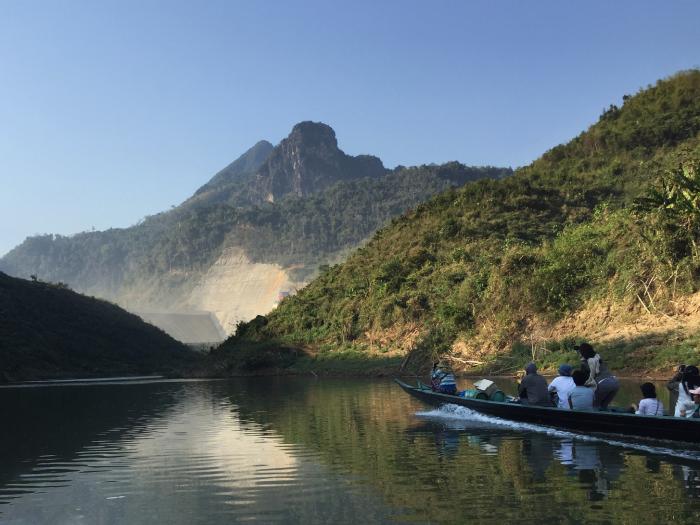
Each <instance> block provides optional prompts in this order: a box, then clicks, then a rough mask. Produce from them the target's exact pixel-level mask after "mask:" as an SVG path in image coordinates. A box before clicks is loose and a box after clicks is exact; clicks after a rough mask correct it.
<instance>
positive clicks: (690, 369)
mask: <svg viewBox="0 0 700 525" xmlns="http://www.w3.org/2000/svg"><path fill="white" fill-rule="evenodd" d="M683 375H685V377H695V376H700V370H698V367H697V366H693V365H689V366H686V367H685V369H684V370H683Z"/></svg>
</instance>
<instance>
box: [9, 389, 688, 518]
mask: <svg viewBox="0 0 700 525" xmlns="http://www.w3.org/2000/svg"><path fill="white" fill-rule="evenodd" d="M632 387H633V388H631V389H630V391H629V392H626V393H623V396H624V395H627V396H630V397H631V396H635V395H636V391H635V390H636V386H635V385H633V386H632ZM8 392H9V393H8ZM0 406H3V407H8V408H7V410H6V411H5V412H3V417H4V422H5V423H6V425H4V426H3V428H2V429H0V445H1V446H0V458H2V462H1V463H0V522H2V523H52V524H53V523H74V522H78V521H84V522H89V523H134V524H139V523H230V522H232V521H234V522H235V521H244V520H253V521H262V522H283V523H331V522H332V523H336V524H342V523H357V522H358V521H364V522H369V523H385V522H391V523H396V522H410V523H416V522H419V523H420V522H430V523H464V522H474V521H479V522H483V523H503V522H510V521H537V522H542V521H556V522H561V521H569V522H577V521H582V520H584V519H585V520H586V521H601V522H611V521H631V520H632V519H636V518H635V517H636V516H639V515H643V516H645V517H646V519H648V520H651V521H665V520H667V519H668V516H673V517H674V519H675V520H676V521H678V522H688V523H690V522H694V521H696V519H695V516H696V515H697V512H698V511H700V478H699V476H698V472H700V469H699V465H700V462H699V461H698V460H699V459H700V451H687V450H683V449H681V448H674V447H673V446H672V445H669V444H649V443H646V442H645V443H641V444H640V443H620V442H616V441H607V440H604V439H599V438H589V437H586V436H580V435H576V434H571V433H567V432H560V431H552V430H547V429H537V428H532V427H531V426H527V425H519V424H509V423H507V422H503V421H494V420H493V419H489V418H487V417H485V416H479V415H476V414H473V413H470V412H469V411H464V409H457V408H456V407H455V408H454V409H449V408H448V409H444V410H432V409H429V408H427V407H425V406H423V405H421V404H420V403H419V402H417V401H415V400H413V399H411V398H410V397H408V396H407V395H405V394H403V392H400V391H398V389H397V387H395V386H394V385H393V384H391V383H390V382H388V381H365V380H319V381H315V380H309V379H307V378H266V379H265V381H260V380H259V379H251V380H243V379H241V380H236V381H230V382H183V383H176V382H161V383H153V384H143V385H111V386H99V387H60V388H54V389H50V388H42V389H34V391H33V392H30V393H29V394H28V395H25V392H21V393H20V392H18V391H14V392H10V391H8V390H0ZM460 410H462V412H460Z"/></svg>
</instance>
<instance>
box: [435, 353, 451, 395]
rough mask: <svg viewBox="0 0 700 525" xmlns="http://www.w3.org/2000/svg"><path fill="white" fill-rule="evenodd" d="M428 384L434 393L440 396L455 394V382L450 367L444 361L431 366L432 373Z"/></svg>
mask: <svg viewBox="0 0 700 525" xmlns="http://www.w3.org/2000/svg"><path fill="white" fill-rule="evenodd" d="M430 383H431V386H432V387H433V390H434V391H435V392H440V393H441V394H451V395H455V394H457V382H456V381H455V376H454V374H453V373H452V370H451V369H450V367H449V366H448V365H447V363H445V362H444V361H440V362H437V363H435V364H434V365H433V373H432V374H431V377H430Z"/></svg>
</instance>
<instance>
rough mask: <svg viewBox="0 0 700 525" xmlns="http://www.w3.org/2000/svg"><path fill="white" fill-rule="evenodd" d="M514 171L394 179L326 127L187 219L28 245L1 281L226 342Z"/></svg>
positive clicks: (241, 173)
mask: <svg viewBox="0 0 700 525" xmlns="http://www.w3.org/2000/svg"><path fill="white" fill-rule="evenodd" d="M509 174H511V170H510V169H503V168H490V167H485V168H472V167H467V166H463V165H461V164H459V163H456V162H453V163H448V164H445V165H442V166H434V165H429V166H420V167H415V168H399V169H395V170H387V169H385V168H384V167H383V165H382V163H381V161H380V160H379V159H377V158H376V157H370V156H358V157H351V156H348V155H346V154H345V153H343V152H342V151H341V150H340V149H339V148H338V146H337V140H336V137H335V133H334V131H333V130H332V129H331V128H330V127H329V126H327V125H325V124H321V123H313V122H302V123H300V124H298V125H296V126H295V127H294V128H293V130H292V132H291V133H290V135H289V136H288V137H287V138H286V139H284V140H283V141H282V142H281V143H280V144H279V145H278V146H276V147H274V148H273V147H272V146H271V145H270V144H269V143H267V142H265V141H261V142H259V143H258V144H256V145H255V146H254V147H253V148H251V149H250V150H248V151H247V152H246V153H245V154H244V155H243V156H241V158H239V159H238V160H236V161H235V162H233V163H232V164H230V165H229V166H228V167H226V168H224V169H223V170H222V171H220V172H219V173H217V174H216V175H215V176H214V177H213V178H212V179H211V180H210V181H209V182H208V183H207V184H205V185H204V186H202V187H201V188H200V189H199V190H198V191H197V192H196V193H195V194H194V195H193V196H192V197H191V198H190V199H188V200H187V201H185V202H184V203H183V204H182V205H180V206H178V207H177V208H175V209H173V210H170V211H167V212H164V213H161V214H158V215H155V216H152V217H148V218H146V219H145V220H144V221H143V222H141V223H140V224H137V225H136V226H133V227H131V228H125V229H110V230H107V231H102V232H85V233H80V234H77V235H73V236H61V235H40V236H36V237H30V238H28V239H27V240H26V241H25V242H24V243H22V244H21V245H20V246H18V247H16V248H15V249H13V250H12V251H11V252H10V253H8V254H7V255H6V256H5V257H3V258H2V259H0V269H1V270H3V271H5V272H7V273H9V274H12V275H15V276H19V277H25V278H26V277H29V276H30V275H36V276H38V277H39V278H40V279H43V280H46V281H60V282H65V283H67V284H69V285H70V286H71V287H73V288H75V289H76V290H78V291H80V292H84V293H88V294H91V295H96V296H99V297H103V298H107V299H110V300H113V301H116V302H117V303H119V304H120V305H122V306H124V307H126V308H129V309H130V310H134V311H143V312H146V311H180V312H182V311H211V312H213V313H214V314H215V315H216V316H217V318H218V320H219V321H220V323H221V325H222V326H223V328H224V329H225V330H231V329H232V327H233V326H235V323H236V322H237V321H239V320H241V319H243V320H245V319H250V318H251V317H253V316H254V315H256V314H259V313H266V312H267V311H269V310H270V309H271V308H272V307H273V305H274V304H275V301H276V300H277V297H278V294H279V293H280V292H283V291H289V290H292V291H293V290H294V289H296V288H299V287H301V286H302V285H303V284H304V283H305V281H306V280H307V279H308V278H309V276H310V275H312V274H313V273H314V272H315V271H316V270H317V268H318V267H319V266H320V265H323V264H325V263H328V262H336V261H338V260H339V259H341V258H342V257H343V256H344V254H345V253H346V252H348V251H349V250H351V249H353V248H355V247H357V246H358V245H359V244H360V243H362V242H363V241H365V240H366V239H367V238H369V237H370V236H371V235H372V233H374V232H375V231H376V230H377V229H378V228H379V227H381V226H382V225H384V224H385V223H386V222H387V221H388V220H389V219H391V218H392V217H395V216H397V215H399V214H401V213H403V212H404V211H406V210H408V209H410V208H412V207H415V206H416V205H418V204H419V203H421V202H423V201H425V200H426V199H427V198H429V197H430V196H432V195H435V194H436V193H439V192H440V191H443V190H445V189H447V188H449V187H451V186H459V185H463V184H465V183H466V182H469V181H473V180H477V179H480V178H484V177H486V178H500V177H504V176H507V175H509Z"/></svg>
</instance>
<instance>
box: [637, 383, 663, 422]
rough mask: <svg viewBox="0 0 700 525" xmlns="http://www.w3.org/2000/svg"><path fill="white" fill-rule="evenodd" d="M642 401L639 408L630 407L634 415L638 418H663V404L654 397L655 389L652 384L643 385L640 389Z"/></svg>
mask: <svg viewBox="0 0 700 525" xmlns="http://www.w3.org/2000/svg"><path fill="white" fill-rule="evenodd" d="M640 388H641V390H642V395H643V396H644V399H642V400H641V401H640V402H639V407H637V406H636V405H632V408H634V413H635V414H637V415H640V416H663V415H664V404H663V403H662V402H661V401H659V399H658V398H657V397H656V387H655V386H654V385H653V384H652V383H644V384H643V385H642V386H641V387H640Z"/></svg>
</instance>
